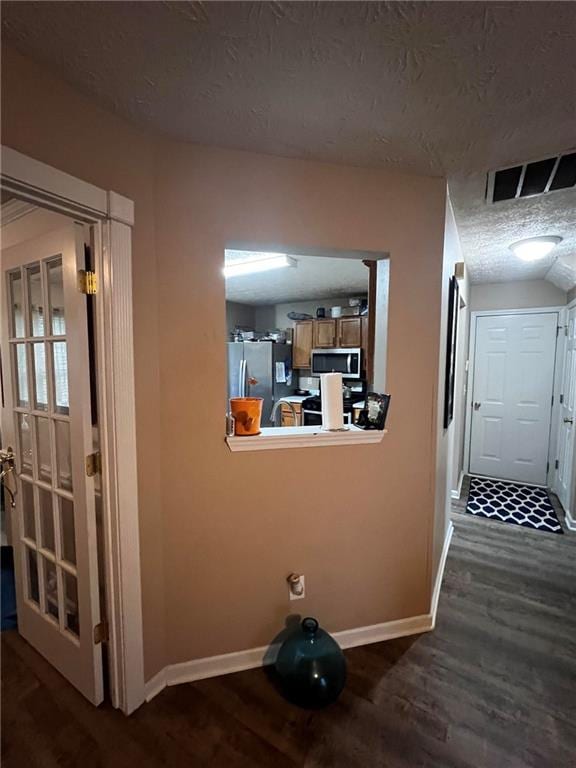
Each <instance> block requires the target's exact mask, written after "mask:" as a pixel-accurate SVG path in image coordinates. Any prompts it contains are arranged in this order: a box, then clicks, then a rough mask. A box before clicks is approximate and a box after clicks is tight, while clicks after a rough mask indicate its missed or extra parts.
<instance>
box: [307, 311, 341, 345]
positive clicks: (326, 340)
mask: <svg viewBox="0 0 576 768" xmlns="http://www.w3.org/2000/svg"><path fill="white" fill-rule="evenodd" d="M312 322H313V323H314V349H323V348H327V349H330V348H331V347H337V346H338V344H337V343H336V341H337V331H336V320H332V319H329V318H326V319H325V320H313V321H312Z"/></svg>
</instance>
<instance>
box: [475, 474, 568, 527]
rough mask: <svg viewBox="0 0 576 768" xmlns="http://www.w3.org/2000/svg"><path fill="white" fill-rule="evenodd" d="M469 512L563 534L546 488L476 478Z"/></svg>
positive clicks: (503, 521)
mask: <svg viewBox="0 0 576 768" xmlns="http://www.w3.org/2000/svg"><path fill="white" fill-rule="evenodd" d="M466 512H469V513H470V514H471V515H476V516H477V517H488V518H490V520H500V522H502V523H512V524H513V525H522V526H524V527H525V528H535V529H536V530H537V531H547V532H548V533H563V531H562V526H561V525H560V523H559V521H558V518H557V517H556V513H555V512H554V509H553V507H552V504H551V503H550V499H549V497H548V493H547V492H546V490H545V489H544V488H534V487H532V486H529V485H516V484H515V483H506V482H504V481H502V480H487V479H485V478H481V477H473V478H472V479H471V480H470V492H469V494H468V504H467V505H466Z"/></svg>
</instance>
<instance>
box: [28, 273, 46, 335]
mask: <svg viewBox="0 0 576 768" xmlns="http://www.w3.org/2000/svg"><path fill="white" fill-rule="evenodd" d="M26 275H27V277H28V310H29V312H30V325H31V331H32V332H31V334H30V335H31V336H44V300H43V298H42V272H41V269H40V264H34V265H32V266H31V267H28V268H27V269H26Z"/></svg>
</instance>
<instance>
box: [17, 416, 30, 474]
mask: <svg viewBox="0 0 576 768" xmlns="http://www.w3.org/2000/svg"><path fill="white" fill-rule="evenodd" d="M31 424H32V416H29V415H28V414H27V413H18V414H17V415H16V425H17V430H18V444H19V454H20V455H19V458H20V472H21V473H22V474H24V475H30V476H31V475H32V432H31V429H30V427H31Z"/></svg>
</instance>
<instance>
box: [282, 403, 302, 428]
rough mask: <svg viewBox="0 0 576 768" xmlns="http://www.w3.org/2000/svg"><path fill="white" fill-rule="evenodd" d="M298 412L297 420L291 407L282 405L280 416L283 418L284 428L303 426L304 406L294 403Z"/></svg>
mask: <svg viewBox="0 0 576 768" xmlns="http://www.w3.org/2000/svg"><path fill="white" fill-rule="evenodd" d="M293 405H294V409H295V411H296V418H294V413H293V412H292V408H290V406H289V405H284V404H282V405H281V406H280V414H281V416H282V426H283V427H301V426H302V406H301V405H300V404H299V403H293Z"/></svg>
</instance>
